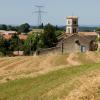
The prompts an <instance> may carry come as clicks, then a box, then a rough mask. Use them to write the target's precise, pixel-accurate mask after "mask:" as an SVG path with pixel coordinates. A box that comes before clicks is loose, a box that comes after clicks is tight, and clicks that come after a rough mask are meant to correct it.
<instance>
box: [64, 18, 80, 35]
mask: <svg viewBox="0 0 100 100" xmlns="http://www.w3.org/2000/svg"><path fill="white" fill-rule="evenodd" d="M66 33H69V34H77V33H78V17H77V16H69V17H67V26H66Z"/></svg>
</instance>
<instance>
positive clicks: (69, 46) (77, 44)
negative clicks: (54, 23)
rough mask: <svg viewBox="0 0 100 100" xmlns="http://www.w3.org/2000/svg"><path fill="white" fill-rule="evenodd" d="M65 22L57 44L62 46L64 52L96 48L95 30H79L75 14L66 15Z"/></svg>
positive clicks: (93, 49) (96, 35)
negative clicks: (63, 31)
mask: <svg viewBox="0 0 100 100" xmlns="http://www.w3.org/2000/svg"><path fill="white" fill-rule="evenodd" d="M66 23H67V24H66V32H65V33H64V34H62V36H60V37H59V43H58V45H57V46H61V47H62V49H63V50H62V51H63V52H64V53H70V52H86V51H95V50H97V48H98V45H97V43H96V39H97V37H98V34H97V33H96V32H79V31H78V30H79V28H78V26H79V25H78V17H77V16H68V17H67V19H66Z"/></svg>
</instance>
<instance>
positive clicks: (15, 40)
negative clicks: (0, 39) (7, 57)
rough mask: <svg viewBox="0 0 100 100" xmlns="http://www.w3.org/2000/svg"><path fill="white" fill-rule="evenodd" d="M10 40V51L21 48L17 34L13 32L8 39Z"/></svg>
mask: <svg viewBox="0 0 100 100" xmlns="http://www.w3.org/2000/svg"><path fill="white" fill-rule="evenodd" d="M9 42H10V51H12V52H13V51H20V50H23V45H22V41H21V40H20V39H19V36H18V35H16V34H14V35H13V36H12V38H11V39H10V40H9Z"/></svg>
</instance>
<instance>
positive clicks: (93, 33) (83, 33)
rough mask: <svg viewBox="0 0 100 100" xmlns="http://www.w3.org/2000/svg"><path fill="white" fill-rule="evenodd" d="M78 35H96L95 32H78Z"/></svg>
mask: <svg viewBox="0 0 100 100" xmlns="http://www.w3.org/2000/svg"><path fill="white" fill-rule="evenodd" d="M78 34H79V35H84V36H92V35H98V34H97V33H96V32H79V33H78Z"/></svg>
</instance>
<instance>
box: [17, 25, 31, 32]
mask: <svg viewBox="0 0 100 100" xmlns="http://www.w3.org/2000/svg"><path fill="white" fill-rule="evenodd" d="M29 29H30V25H29V24H28V23H25V24H22V25H20V26H19V29H18V31H19V32H23V33H28V32H29Z"/></svg>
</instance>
